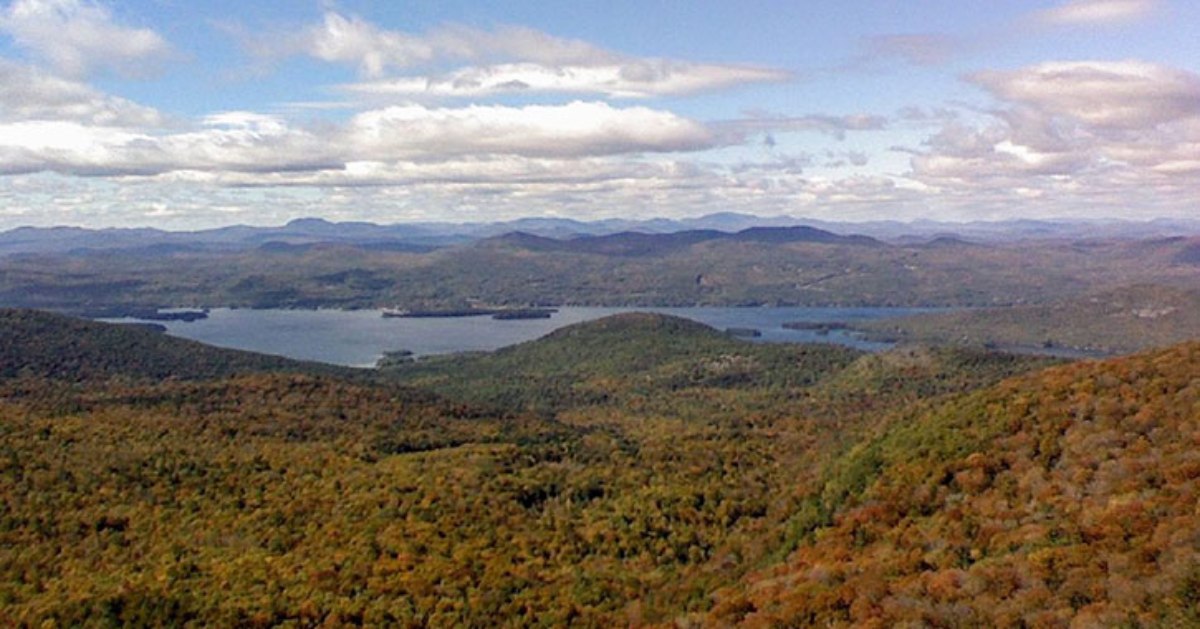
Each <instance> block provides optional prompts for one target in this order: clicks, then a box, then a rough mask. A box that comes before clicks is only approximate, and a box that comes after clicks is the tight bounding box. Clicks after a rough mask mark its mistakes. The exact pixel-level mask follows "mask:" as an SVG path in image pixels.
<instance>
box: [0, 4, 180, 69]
mask: <svg viewBox="0 0 1200 629" xmlns="http://www.w3.org/2000/svg"><path fill="white" fill-rule="evenodd" d="M0 31H2V32H4V33H5V34H7V35H8V36H9V37H11V38H12V39H13V41H14V43H16V45H17V46H19V47H21V48H23V49H25V50H28V51H29V52H30V53H32V54H33V55H34V56H35V57H37V58H39V59H41V60H43V61H45V62H46V63H48V64H50V66H52V67H53V68H54V69H55V70H57V71H58V72H59V73H61V74H63V75H66V76H69V77H81V76H85V75H88V74H90V73H92V72H95V71H97V70H105V71H111V72H116V73H119V74H121V75H125V76H138V75H144V74H146V73H147V72H151V71H153V70H155V69H156V68H158V67H160V65H161V63H162V62H163V61H165V60H166V59H167V58H168V57H169V56H170V54H171V48H170V46H169V45H168V44H167V42H166V41H165V40H164V39H163V38H162V37H161V36H160V35H159V34H158V33H156V32H154V31H153V30H151V29H146V28H133V27H128V26H123V25H121V24H118V23H117V21H116V19H115V18H114V16H113V14H112V12H111V11H110V10H109V9H108V7H106V6H105V5H102V4H99V3H96V2H90V1H88V0H14V2H12V3H11V4H10V5H8V7H7V8H5V9H3V10H2V11H0Z"/></svg>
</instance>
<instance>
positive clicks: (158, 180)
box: [0, 0, 1200, 229]
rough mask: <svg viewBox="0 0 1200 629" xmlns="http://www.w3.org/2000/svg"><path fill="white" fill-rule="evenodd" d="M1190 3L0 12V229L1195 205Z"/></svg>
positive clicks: (797, 2)
mask: <svg viewBox="0 0 1200 629" xmlns="http://www.w3.org/2000/svg"><path fill="white" fill-rule="evenodd" d="M1198 27H1200V2H1195V1H1194V0H1046V1H1021V0H1012V1H1005V2H996V1H995V0H922V1H921V2H912V1H911V0H829V1H825V0H786V1H785V0H772V1H767V0H743V1H742V2H737V3H734V2H729V1H727V0H720V1H717V0H703V1H701V0H693V1H688V2H684V1H669V0H637V1H625V0H606V1H604V2H591V1H587V0H576V1H573V2H546V1H540V2H538V1H531V0H514V1H507V2H502V3H500V2H481V1H477V0H476V1H469V0H440V1H433V0H431V1H428V2H423V1H413V2H403V3H401V2H366V1H350V0H346V1H336V0H325V1H321V0H295V1H287V2H270V3H253V2H245V1H244V0H243V1H241V2H233V1H232V0H213V1H207V2H204V1H189V0H125V1H122V2H108V1H101V0H10V1H3V0H0V229H10V228H14V227H18V226H24V225H34V226H50V225H79V226H86V227H132V226H151V227H159V228H166V229H197V228H206V227H215V226H221V225H230V224H250V225H277V224H282V223H284V222H286V221H288V220H291V219H294V218H300V217H322V218H326V219H329V220H335V221H350V220H362V221H372V222H377V223H400V222H412V221H442V220H449V221H493V220H510V219H515V218H519V217H531V216H536V217H563V218H574V219H580V220H593V219H603V218H626V219H644V218H654V217H668V218H683V217H693V216H701V215H705V214H711V213H716V212H740V213H748V214H756V215H760V216H781V215H783V216H793V217H797V218H814V219H821V220H831V221H866V220H881V219H888V220H902V221H911V220H919V219H930V220H943V221H975V220H1004V219H1010V218H1037V219H1130V220H1148V219H1153V218H1197V217H1200V202H1198V200H1200V37H1197V36H1196V31H1197V28H1198Z"/></svg>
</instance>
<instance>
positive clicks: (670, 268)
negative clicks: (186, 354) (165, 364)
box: [0, 227, 1200, 310]
mask: <svg viewBox="0 0 1200 629" xmlns="http://www.w3.org/2000/svg"><path fill="white" fill-rule="evenodd" d="M1196 247H1197V244H1196V242H1195V241H1194V240H1189V239H1186V238H1171V239H1159V240H1145V241H1138V240H1102V241H1093V240H1066V239H1064V240H1026V241H1017V242H1011V243H1002V244H1001V243H998V244H987V245H982V244H972V243H968V242H963V241H958V240H953V239H944V240H937V241H933V242H929V243H915V244H903V245H899V244H885V243H882V242H880V241H876V240H873V239H870V238H864V237H853V236H837V235H834V234H830V233H828V232H821V231H820V230H811V229H806V228H803V227H794V228H778V229H765V230H753V229H752V230H746V231H743V232H740V233H737V234H728V233H724V232H717V231H693V232H679V233H675V234H635V233H625V234H615V235H610V236H600V237H594V238H579V239H567V240H558V239H553V238H542V237H536V236H530V235H527V234H525V235H522V234H510V235H507V236H503V237H498V238H494V239H487V240H482V241H479V242H476V243H472V244H467V245H460V246H455V247H449V248H445V249H439V250H436V251H432V252H425V253H422V252H415V251H407V250H389V249H387V248H376V247H372V246H368V245H363V244H354V243H343V242H321V243H316V244H312V245H305V246H293V245H289V244H287V243H275V244H274V245H270V246H268V245H264V246H262V247H261V248H255V249H250V250H234V251H222V250H213V251H207V250H199V251H193V250H187V249H183V250H178V251H167V252H162V253H157V254H151V253H141V254H136V255H135V254H131V253H129V252H122V251H104V250H99V251H82V252H74V253H54V254H28V255H11V256H7V257H3V258H0V305H3V306H20V307H38V308H60V309H77V310H78V309H91V308H99V307H104V306H115V307H129V308H133V307H139V308H148V307H177V306H211V307H224V306H233V307H259V308H264V307H276V308H314V307H393V306H397V305H399V306H402V307H409V308H431V307H447V306H449V307H459V306H463V305H465V304H467V303H470V302H472V301H480V302H484V303H488V304H494V305H530V304H554V305H609V306H628V305H645V306H686V305H749V304H756V305H757V304H774V305H787V304H794V305H809V306H837V305H840V306H863V305H869V306H887V305H903V306H972V307H983V306H1008V305H1014V304H1047V303H1050V302H1054V301H1056V300H1060V299H1063V298H1066V297H1074V296H1081V295H1085V294H1089V293H1095V292H1099V291H1103V290H1108V289H1112V288H1113V287H1119V286H1128V285H1133V284H1143V283H1156V284H1160V285H1165V286H1173V287H1177V288H1187V287H1194V286H1196V285H1197V283H1198V282H1200V265H1198V264H1196V262H1195V260H1194V258H1195V256H1194V251H1195V249H1196Z"/></svg>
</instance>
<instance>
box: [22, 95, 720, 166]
mask: <svg viewBox="0 0 1200 629" xmlns="http://www.w3.org/2000/svg"><path fill="white" fill-rule="evenodd" d="M715 142H716V138H715V136H714V134H713V133H712V132H711V131H710V130H709V129H707V128H706V127H704V126H703V125H700V124H699V123H696V122H694V121H690V120H687V119H685V118H681V117H679V116H676V115H674V114H672V113H669V112H664V111H659V110H653V109H649V108H645V107H630V108H616V107H612V106H610V105H608V104H606V103H586V102H573V103H568V104H565V105H555V106H538V105H530V106H526V107H505V106H474V107H466V108H428V107H424V106H420V105H407V106H396V107H388V108H383V109H378V110H372V111H366V112H362V113H359V114H357V115H356V116H354V117H353V118H351V119H350V120H349V121H348V122H347V123H346V124H345V125H341V126H324V127H321V128H319V129H305V128H298V127H293V126H291V125H289V124H288V123H287V122H286V121H284V120H283V119H281V118H277V117H274V116H266V115H262V114H256V113H252V112H225V113H220V114H215V115H212V116H209V117H207V118H205V119H204V120H203V124H202V126H201V127H200V128H197V129H194V130H188V131H183V132H173V133H153V132H151V131H145V130H130V129H123V128H119V127H115V126H111V125H107V126H106V125H84V124H80V123H78V122H72V121H64V120H56V121H20V122H10V123H7V124H0V171H4V172H29V171H33V170H52V171H56V172H62V173H72V174H79V175H131V174H141V175H151V174H161V173H168V172H173V171H191V172H220V171H230V172H241V173H260V174H261V173H277V172H283V173H293V172H308V171H318V170H345V168H346V167H347V164H351V163H362V162H369V161H378V162H385V163H388V162H401V161H407V162H438V161H445V160H449V159H456V158H459V157H462V156H480V155H509V156H517V157H560V158H561V157H571V158H585V157H591V156H600V155H617V154H637V153H660V152H672V151H690V150H696V149H701V148H708V147H711V146H713V145H714V143H715Z"/></svg>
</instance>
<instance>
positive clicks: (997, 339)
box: [862, 284, 1200, 353]
mask: <svg viewBox="0 0 1200 629" xmlns="http://www.w3.org/2000/svg"><path fill="white" fill-rule="evenodd" d="M862 327H863V329H865V330H867V331H869V333H870V335H871V336H872V337H873V338H887V339H892V340H900V341H907V342H913V341H916V342H922V343H936V344H947V343H949V344H959V345H977V346H985V345H986V346H989V347H999V348H1005V347H1027V348H1037V347H1042V348H1046V349H1049V350H1055V349H1062V348H1067V349H1079V350H1085V351H1095V352H1100V353H1122V352H1124V353H1128V352H1134V351H1139V350H1146V349H1151V348H1155V347H1165V346H1167V345H1173V344H1176V343H1182V342H1184V341H1189V340H1195V339H1200V292H1197V291H1196V290H1195V289H1190V290H1185V289H1181V288H1171V287H1167V286H1160V285H1153V284H1142V285H1137V286H1128V287H1120V288H1108V289H1105V290H1102V291H1099V292H1096V293H1092V294H1088V295H1083V296H1072V297H1069V298H1065V299H1060V300H1057V301H1055V302H1052V303H1049V304H1043V305H1023V306H1015V307H1010V308H986V309H979V310H965V311H958V312H941V313H931V314H923V315H916V316H911V317H904V318H899V319H890V320H888V321H885V322H868V323H864V324H863V325H862Z"/></svg>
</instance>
